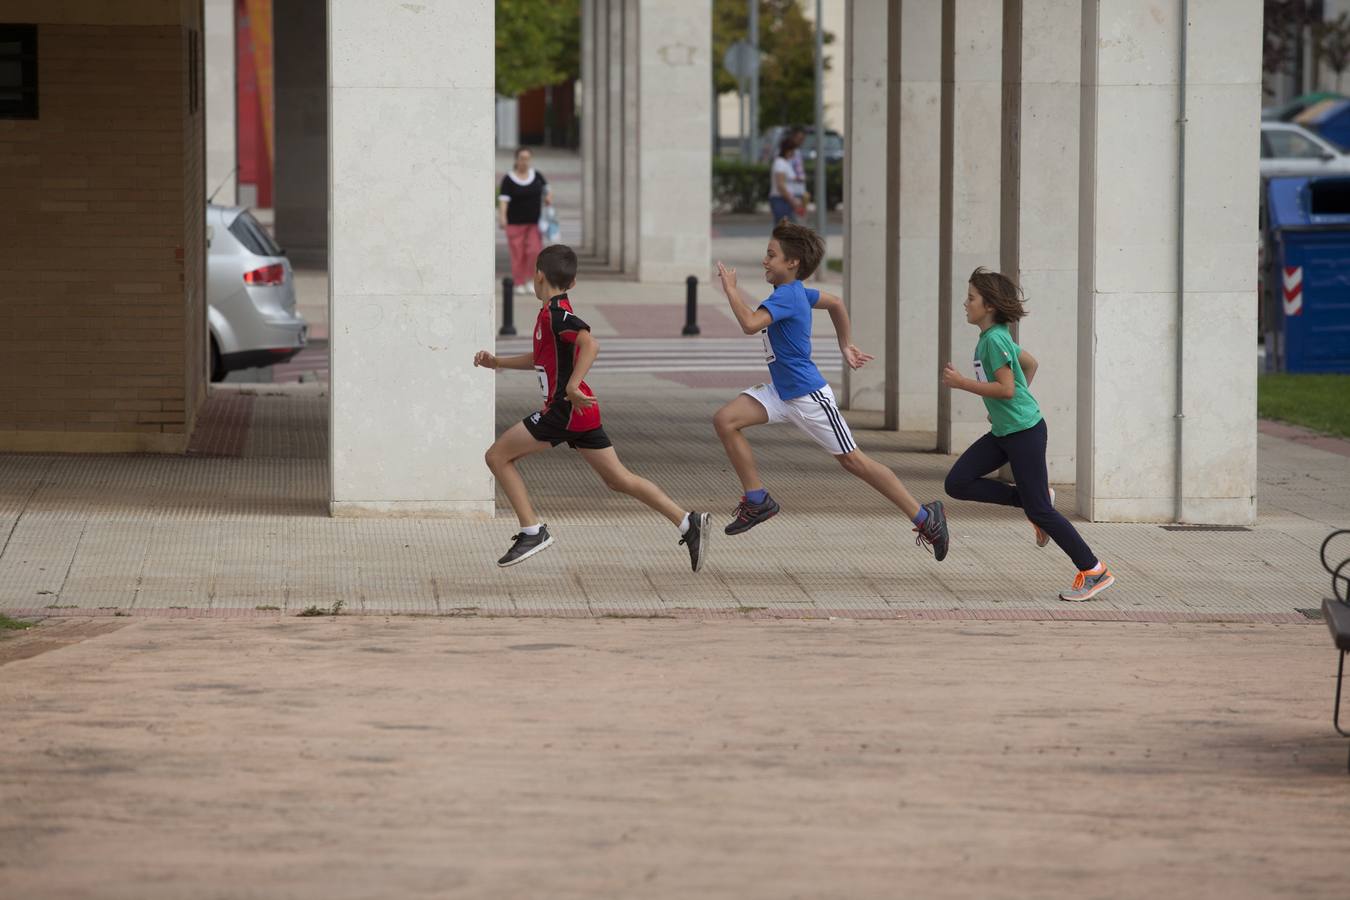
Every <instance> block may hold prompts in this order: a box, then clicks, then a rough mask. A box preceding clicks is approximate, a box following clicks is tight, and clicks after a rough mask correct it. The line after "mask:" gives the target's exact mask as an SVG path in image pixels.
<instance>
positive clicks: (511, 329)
mask: <svg viewBox="0 0 1350 900" xmlns="http://www.w3.org/2000/svg"><path fill="white" fill-rule="evenodd" d="M515 295H516V283H515V282H514V281H512V280H511V279H510V278H503V279H502V327H501V330H500V331H498V332H497V333H498V334H515V333H516V310H515Z"/></svg>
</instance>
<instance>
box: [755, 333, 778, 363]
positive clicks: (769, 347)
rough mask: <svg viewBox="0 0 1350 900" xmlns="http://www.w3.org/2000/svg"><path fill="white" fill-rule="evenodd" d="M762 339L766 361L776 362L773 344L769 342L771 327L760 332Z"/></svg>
mask: <svg viewBox="0 0 1350 900" xmlns="http://www.w3.org/2000/svg"><path fill="white" fill-rule="evenodd" d="M759 337H760V340H762V341H764V361H765V362H766V363H771V362H776V361H777V360H778V357H777V356H774V353H773V344H772V343H770V342H769V329H767V328H766V329H764V330H763V331H761V332H760V333H759Z"/></svg>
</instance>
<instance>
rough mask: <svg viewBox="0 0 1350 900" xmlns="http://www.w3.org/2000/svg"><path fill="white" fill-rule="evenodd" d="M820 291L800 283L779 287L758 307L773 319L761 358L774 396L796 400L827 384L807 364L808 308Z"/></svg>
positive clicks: (809, 334)
mask: <svg viewBox="0 0 1350 900" xmlns="http://www.w3.org/2000/svg"><path fill="white" fill-rule="evenodd" d="M819 299H820V291H818V290H816V289H815V288H808V287H806V286H804V285H803V284H802V283H801V282H800V281H794V282H792V283H791V284H780V285H779V286H778V287H777V288H775V289H774V292H773V293H772V294H771V295H770V296H769V299H768V300H765V301H764V302H763V303H761V304H760V305H759V308H760V309H767V310H768V311H769V314H770V315H772V316H773V321H772V322H770V323H769V327H768V328H767V329H765V330H764V331H762V332H760V333H761V334H762V335H763V336H764V359H765V361H766V362H768V364H769V376H770V377H771V378H772V379H773V386H774V387H775V388H777V390H778V396H779V397H782V398H783V399H784V400H796V399H797V398H798V397H805V396H806V395H807V394H809V393H811V392H812V391H818V390H820V389H821V388H823V387H824V386H825V385H826V384H827V383H828V382H826V381H825V378H824V376H822V375H821V374H820V370H819V369H817V368H816V364H815V363H813V362H812V361H811V309H812V307H814V306H815V305H816V301H818V300H819Z"/></svg>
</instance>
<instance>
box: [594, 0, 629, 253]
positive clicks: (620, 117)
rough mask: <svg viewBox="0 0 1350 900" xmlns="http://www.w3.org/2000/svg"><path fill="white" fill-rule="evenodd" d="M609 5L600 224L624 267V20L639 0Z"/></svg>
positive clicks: (614, 0)
mask: <svg viewBox="0 0 1350 900" xmlns="http://www.w3.org/2000/svg"><path fill="white" fill-rule="evenodd" d="M606 2H607V4H608V6H609V16H608V17H607V18H606V20H605V21H606V28H607V32H606V40H607V41H608V43H609V77H608V78H607V79H606V80H605V82H604V84H603V86H602V90H604V92H605V95H606V97H605V99H606V101H607V104H606V107H605V108H606V110H607V111H608V113H609V121H608V127H606V129H605V134H604V140H605V141H606V142H607V143H608V145H609V147H608V153H607V156H606V158H607V161H608V166H607V167H606V175H607V177H608V179H609V191H608V193H607V194H606V199H607V201H608V203H607V204H606V205H605V206H604V207H602V208H601V215H602V216H603V217H604V220H603V221H602V222H600V223H598V224H599V227H601V228H603V229H605V230H606V231H607V232H608V236H607V237H606V239H605V246H606V248H607V249H608V251H609V256H608V262H609V263H610V265H611V266H612V267H617V268H619V269H622V268H623V264H624V258H623V208H624V204H623V201H624V196H623V194H624V180H623V161H624V143H625V138H627V137H628V135H627V134H626V128H625V124H626V122H625V117H624V104H623V75H624V62H625V60H624V51H625V47H624V43H623V35H624V29H623V20H624V14H625V12H626V11H627V10H626V7H628V6H629V5H630V4H632V3H634V2H636V0H606Z"/></svg>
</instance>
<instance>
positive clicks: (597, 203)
mask: <svg viewBox="0 0 1350 900" xmlns="http://www.w3.org/2000/svg"><path fill="white" fill-rule="evenodd" d="M613 2H614V0H593V7H594V12H595V16H594V19H595V23H594V28H593V34H594V41H595V87H594V90H593V91H592V96H593V99H594V113H593V116H592V119H593V121H594V127H593V128H592V130H591V137H592V141H591V146H590V147H589V148H583V149H582V152H583V153H585V154H586V155H587V156H589V157H591V159H592V160H593V163H589V164H590V165H593V167H594V170H595V191H594V194H593V204H592V207H591V214H590V221H591V222H592V223H593V224H594V227H595V239H594V240H593V241H592V242H591V254H592V256H591V258H590V259H589V260H588V262H589V263H591V264H592V265H595V266H597V267H601V268H607V267H608V266H609V251H610V245H609V224H608V217H609V214H610V194H611V192H612V189H613V184H612V182H611V180H610V172H609V170H610V152H609V146H610V142H609V132H610V129H611V128H612V127H613V124H614V123H613V122H612V121H611V119H610V103H609V82H610V79H611V77H612V76H611V74H610V59H611V57H612V56H613V54H614V48H613V47H612V46H611V44H610V37H609V18H610V12H611V7H612V6H613Z"/></svg>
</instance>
